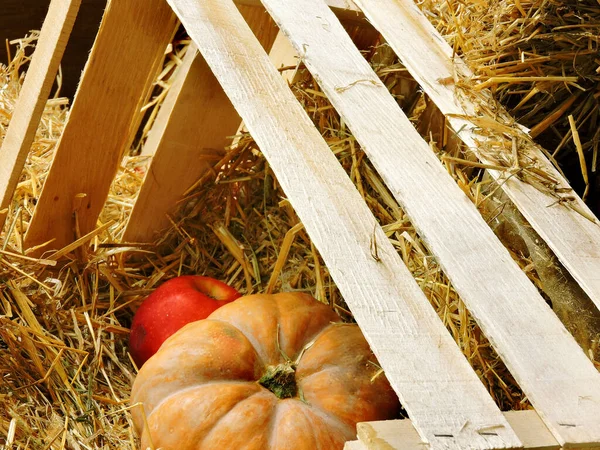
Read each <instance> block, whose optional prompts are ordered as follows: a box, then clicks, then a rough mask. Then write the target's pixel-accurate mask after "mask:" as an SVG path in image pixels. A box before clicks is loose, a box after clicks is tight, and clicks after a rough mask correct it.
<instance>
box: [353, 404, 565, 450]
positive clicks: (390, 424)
mask: <svg viewBox="0 0 600 450" xmlns="http://www.w3.org/2000/svg"><path fill="white" fill-rule="evenodd" d="M503 414H504V416H505V417H506V420H508V423H509V424H510V426H511V427H512V429H513V430H515V432H516V433H517V436H518V437H519V439H520V440H521V442H522V443H523V447H524V448H525V449H527V450H559V449H560V448H561V447H560V445H559V444H558V442H556V439H554V437H553V436H552V433H550V431H549V430H548V428H546V426H545V425H544V422H542V419H540V416H539V415H538V414H537V413H536V412H535V411H532V410H527V411H507V412H505V413H503ZM357 429H358V438H359V440H358V441H353V442H352V444H350V445H349V446H348V448H350V449H352V448H356V449H357V450H358V449H361V448H362V449H369V450H423V446H424V442H423V441H421V438H420V437H419V434H418V433H417V430H415V428H414V426H413V425H412V423H411V421H410V420H408V419H406V420H388V421H381V422H364V423H359V424H358V426H357ZM481 432H482V433H493V432H494V430H493V428H489V429H486V430H481Z"/></svg>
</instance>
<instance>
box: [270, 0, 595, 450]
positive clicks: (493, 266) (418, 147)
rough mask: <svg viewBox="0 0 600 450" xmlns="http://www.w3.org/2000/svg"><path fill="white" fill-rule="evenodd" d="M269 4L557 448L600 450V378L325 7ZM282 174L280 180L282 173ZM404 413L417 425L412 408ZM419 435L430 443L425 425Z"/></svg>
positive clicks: (313, 1)
mask: <svg viewBox="0 0 600 450" xmlns="http://www.w3.org/2000/svg"><path fill="white" fill-rule="evenodd" d="M262 1H263V4H264V5H265V7H266V8H267V10H268V11H269V13H270V14H271V15H272V16H273V18H274V19H275V21H276V22H277V24H278V25H279V26H280V28H281V30H282V31H283V32H284V33H285V34H286V35H287V36H288V38H289V39H290V42H292V44H293V45H294V46H295V47H296V50H297V51H298V52H299V53H300V54H301V55H302V58H303V61H304V63H305V65H306V67H307V68H308V69H309V70H310V71H311V72H312V73H313V75H314V77H315V79H316V80H317V81H318V83H319V85H320V86H321V88H322V89H323V91H324V92H325V94H326V95H327V97H328V98H329V99H330V101H331V102H332V104H333V106H334V107H335V108H336V109H337V111H338V112H339V113H340V115H341V116H342V117H343V119H344V121H345V122H346V124H347V125H348V127H349V129H350V130H351V131H352V132H353V134H354V136H355V137H356V139H357V141H358V142H359V143H360V144H361V146H362V148H363V149H364V150H365V152H366V154H367V155H368V157H369V159H370V161H371V162H372V163H373V165H374V166H375V168H376V169H377V171H378V172H379V173H380V175H381V176H382V178H383V180H384V181H385V183H386V185H387V186H388V187H389V188H390V190H391V192H392V194H393V195H394V197H395V198H396V199H397V201H398V202H399V203H400V204H401V205H402V206H403V208H404V210H405V211H406V212H407V214H408V216H409V217H410V218H411V220H412V222H413V224H414V225H415V227H416V228H417V230H418V231H419V234H420V235H421V237H422V238H423V240H424V241H425V242H426V243H427V245H428V247H429V248H430V249H431V251H432V253H433V254H434V255H435V256H436V258H437V259H438V261H439V263H440V265H441V266H442V267H443V269H444V272H445V273H446V274H447V276H448V277H449V279H450V280H451V281H452V284H453V286H454V287H455V288H456V290H457V292H458V293H459V294H460V295H461V298H462V299H463V301H464V302H465V304H466V306H467V307H468V309H469V311H470V312H471V313H472V314H473V316H474V317H475V319H476V320H477V322H478V323H479V325H480V326H481V328H482V330H483V332H484V333H485V335H486V336H487V337H488V338H489V339H490V341H491V343H492V345H493V346H494V348H495V349H496V351H497V352H498V353H499V354H500V355H501V357H502V358H503V360H504V362H505V363H506V365H507V367H508V368H509V369H510V370H511V373H512V374H513V376H514V377H515V378H516V380H517V381H518V382H519V385H520V387H521V388H522V389H523V391H524V392H525V393H526V395H527V397H528V398H529V400H530V401H531V402H532V404H533V405H534V406H535V408H536V409H537V410H538V412H540V415H541V416H542V417H543V419H544V420H545V421H546V423H547V424H548V426H549V427H550V429H551V430H552V431H553V432H554V433H555V434H556V437H557V439H558V440H559V441H560V442H561V443H564V444H572V445H588V446H589V445H591V444H594V443H598V444H600V373H598V371H597V370H596V369H595V367H594V365H593V364H592V363H591V362H590V360H589V359H588V358H587V356H586V355H585V354H584V352H583V351H582V349H581V348H580V347H579V346H578V344H577V343H576V342H575V340H574V339H573V337H572V336H571V335H570V334H569V333H568V332H567V330H566V329H565V327H564V326H563V324H562V323H561V322H560V321H559V320H558V318H557V317H556V315H555V314H554V313H553V312H552V310H551V309H550V308H549V307H548V305H547V304H546V302H545V300H544V298H543V297H542V296H541V295H540V293H539V292H538V290H537V288H536V287H535V286H534V285H533V284H532V283H531V282H530V280H529V279H528V277H527V276H526V275H525V273H524V272H523V271H522V270H521V269H520V268H519V266H518V265H517V264H516V262H515V261H514V260H513V259H512V258H511V256H510V254H509V252H508V251H507V250H506V248H504V247H503V245H502V244H501V243H500V241H499V240H498V239H497V238H496V236H495V235H494V233H493V232H492V230H491V229H490V228H489V227H488V225H487V224H486V223H485V221H484V219H483V218H482V217H481V215H480V213H479V212H478V211H477V209H476V207H475V206H474V205H473V204H472V203H471V202H470V200H469V199H468V198H467V197H466V195H465V194H464V193H463V192H462V190H461V189H460V188H459V187H458V185H457V184H456V183H455V182H454V180H453V179H452V178H451V176H450V175H449V174H448V173H447V171H446V170H445V169H444V167H443V166H442V164H441V163H440V161H439V160H438V159H437V157H436V156H435V155H434V153H433V152H432V151H431V150H430V148H429V146H428V144H427V143H426V142H425V141H424V140H423V139H422V138H421V136H420V135H419V133H418V132H417V131H416V130H415V128H414V126H413V125H412V123H411V122H410V121H409V120H408V118H407V117H406V116H405V115H404V113H403V112H402V110H401V109H400V107H399V106H398V104H397V103H396V101H395V100H394V98H393V97H392V96H391V94H390V93H389V92H388V91H387V89H386V87H385V86H384V85H383V83H382V82H381V81H380V80H379V78H378V77H377V75H376V74H375V72H374V71H373V70H372V69H371V67H370V66H369V64H368V63H367V62H366V60H365V59H364V58H363V57H362V55H361V54H360V53H359V52H358V50H357V49H356V47H355V46H354V45H353V43H352V41H351V39H350V38H349V36H348V35H347V34H346V33H345V31H344V29H343V27H342V26H341V24H340V22H339V20H338V19H337V18H336V17H335V15H334V14H333V13H332V12H331V10H330V9H329V8H328V7H327V6H326V5H325V3H324V2H323V1H322V0H303V2H301V3H300V2H297V1H295V0H262ZM362 1H367V0H362ZM375 3H376V4H378V5H380V6H381V5H383V4H384V1H383V0H381V1H375ZM390 3H391V4H392V5H395V3H394V2H390ZM390 8H392V6H390ZM373 9H376V8H373ZM382 9H383V8H382ZM380 12H381V11H380ZM380 12H378V14H380ZM382 14H383V13H382ZM383 15H385V14H383ZM399 20H400V18H399V17H397V21H399ZM413 40H414V39H413ZM413 40H411V39H404V43H406V42H412V41H413ZM404 46H405V47H406V45H404ZM422 51H424V50H422ZM276 174H277V175H278V177H281V172H277V171H276ZM336 264H337V262H336ZM328 267H329V269H330V270H332V269H334V267H333V266H332V265H331V264H329V265H328ZM359 323H360V322H359ZM374 347H375V349H376V346H374ZM375 351H376V350H375ZM424 355H425V354H424ZM424 357H425V358H426V357H427V356H424ZM583 398H585V399H589V400H587V401H585V402H583V401H582V400H581V399H583ZM406 408H407V411H408V413H409V415H411V414H412V412H411V410H410V406H409V405H406ZM415 426H416V428H417V429H418V430H419V431H420V432H421V433H422V434H424V433H425V432H424V430H422V429H421V425H420V424H419V421H417V420H415ZM458 429H460V427H459V428H458ZM458 429H457V430H454V431H453V432H452V433H450V434H452V435H455V434H457V433H458ZM457 441H460V437H459V436H457ZM463 442H464V441H463Z"/></svg>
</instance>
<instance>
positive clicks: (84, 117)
mask: <svg viewBox="0 0 600 450" xmlns="http://www.w3.org/2000/svg"><path fill="white" fill-rule="evenodd" d="M176 24H177V20H176V18H175V16H174V14H173V12H172V11H171V9H170V8H169V6H168V4H167V3H166V2H165V1H164V0H119V1H111V2H110V4H109V6H108V8H107V10H106V13H105V15H104V18H103V20H102V24H101V26H100V30H99V32H98V36H97V38H96V41H95V43H94V47H93V48H92V52H91V55H90V58H89V60H88V63H87V65H86V67H85V70H84V72H83V75H82V79H81V83H80V87H79V90H78V92H77V94H76V96H75V100H74V103H73V107H72V109H71V112H70V114H69V118H68V121H67V123H66V125H65V129H64V132H63V135H62V137H61V139H60V141H59V143H58V147H57V149H56V155H55V157H54V160H53V162H52V167H51V170H50V173H49V174H48V178H47V180H46V182H45V184H44V187H43V190H42V193H41V196H40V199H39V201H38V204H37V207H36V209H35V213H34V216H33V218H32V221H31V224H30V226H29V230H28V233H27V235H26V246H27V247H32V246H35V245H37V244H40V243H42V242H46V241H48V240H50V239H55V241H54V242H53V243H52V244H51V245H50V246H48V247H46V248H45V250H51V249H60V248H62V247H64V246H65V245H67V244H68V243H70V242H72V241H73V240H74V238H75V233H74V226H73V208H74V205H73V202H74V199H75V196H76V195H78V194H85V195H86V197H85V199H84V201H83V203H82V207H81V208H80V209H79V211H78V215H79V217H78V221H79V227H80V233H81V234H82V235H83V234H86V233H87V232H89V231H91V230H92V229H93V228H94V227H95V225H96V220H97V218H98V215H99V213H100V211H101V209H102V207H103V205H104V202H105V200H106V197H107V195H108V190H109V188H110V184H111V182H112V180H113V177H114V175H115V173H116V170H117V167H118V165H119V163H120V162H121V158H122V156H123V153H124V151H125V150H126V149H127V147H128V146H129V144H130V142H131V139H132V136H133V133H134V130H135V128H136V125H137V124H138V123H139V120H140V117H141V112H140V110H141V105H142V103H143V102H144V101H145V98H146V97H147V95H148V94H149V92H150V87H151V85H152V82H153V81H154V79H155V76H156V74H157V72H158V69H159V68H160V66H161V64H162V62H163V59H164V52H165V49H166V47H167V45H168V43H169V42H170V40H171V38H172V36H173V34H174V32H175V28H176Z"/></svg>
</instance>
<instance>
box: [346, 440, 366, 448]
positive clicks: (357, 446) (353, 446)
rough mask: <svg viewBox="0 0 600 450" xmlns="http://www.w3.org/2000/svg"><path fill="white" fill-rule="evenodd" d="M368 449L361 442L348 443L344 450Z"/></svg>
mask: <svg viewBox="0 0 600 450" xmlns="http://www.w3.org/2000/svg"><path fill="white" fill-rule="evenodd" d="M366 449H367V447H366V446H365V445H364V444H363V443H362V442H360V441H348V442H346V443H345V444H344V450H366Z"/></svg>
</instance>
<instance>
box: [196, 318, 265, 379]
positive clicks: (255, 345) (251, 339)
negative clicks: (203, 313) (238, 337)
mask: <svg viewBox="0 0 600 450" xmlns="http://www.w3.org/2000/svg"><path fill="white" fill-rule="evenodd" d="M221 308H223V307H221ZM205 320H210V321H211V322H219V323H222V324H225V325H227V326H229V327H232V328H235V329H236V330H237V331H239V332H240V333H241V334H242V335H243V336H244V337H245V338H246V340H247V341H248V342H249V343H250V345H251V346H252V348H253V349H254V351H255V352H256V359H257V360H258V363H259V365H260V367H261V368H264V367H267V363H266V361H265V360H264V358H263V357H262V355H261V352H259V351H258V350H259V348H261V347H262V346H261V345H260V344H259V343H258V342H257V340H256V338H254V337H253V336H251V335H249V334H248V333H246V332H245V331H244V330H242V329H241V328H238V327H237V326H236V325H234V324H233V323H231V322H227V321H226V320H223V319H213V318H212V317H209V318H208V319H205Z"/></svg>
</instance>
